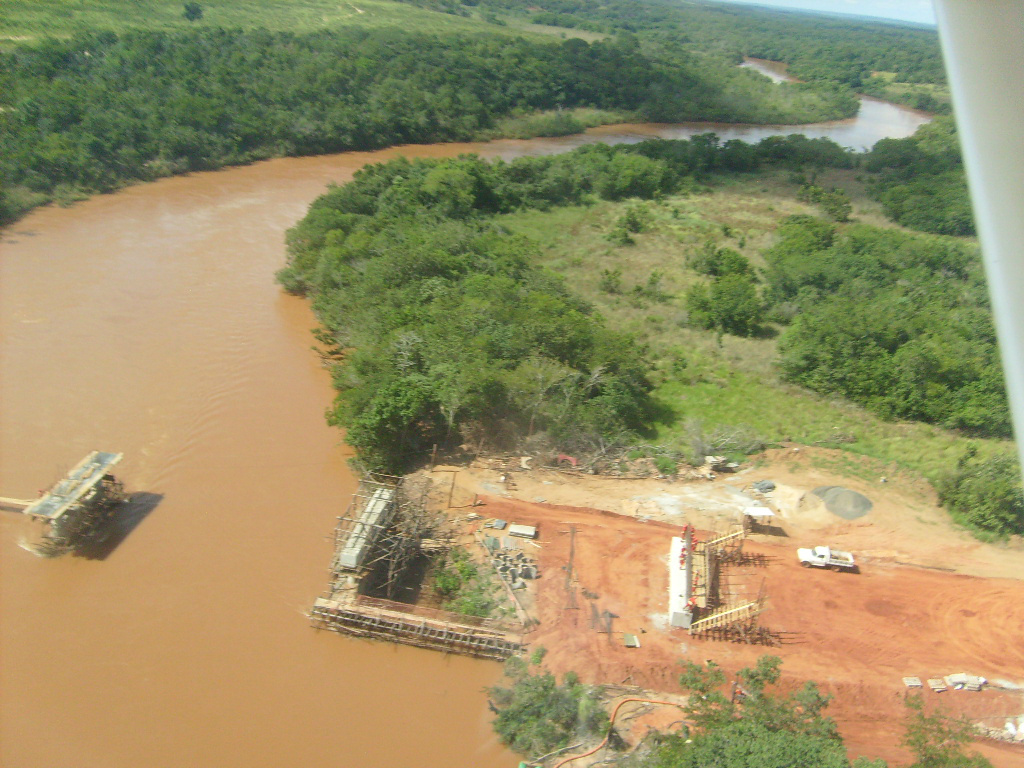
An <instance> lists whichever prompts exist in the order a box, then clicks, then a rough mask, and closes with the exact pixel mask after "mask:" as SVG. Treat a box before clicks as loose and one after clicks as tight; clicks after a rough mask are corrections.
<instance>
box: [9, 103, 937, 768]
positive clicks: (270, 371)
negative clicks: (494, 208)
mask: <svg viewBox="0 0 1024 768" xmlns="http://www.w3.org/2000/svg"><path fill="white" fill-rule="evenodd" d="M926 120H927V117H926V116H925V115H923V114H921V113H916V112H913V111H911V110H905V109H901V108H898V107H894V106H892V105H887V104H884V103H882V102H876V101H874V100H865V102H864V106H863V108H862V111H861V115H860V116H859V117H858V118H856V119H854V120H848V121H838V122H835V123H829V124H824V125H820V126H804V127H801V128H789V127H781V128H779V127H776V128H774V129H773V128H770V127H769V128H765V127H746V126H718V125H710V126H709V125H707V124H698V125H687V126H663V125H629V126H606V127H602V128H598V129H594V130H592V131H589V132H588V133H587V134H585V135H583V136H574V137H564V138H558V139H537V140H532V141H496V142H491V143H489V144H452V145H438V146H415V147H402V148H393V149H389V150H385V151H381V152H373V153H360V152H354V153H346V154H342V155H334V156H328V157H313V158H291V159H281V160H271V161H268V162H263V163H259V164H256V165H252V166H247V167H242V168H234V169H228V170H224V171H219V172H213V173H203V174H195V175H192V176H188V177H179V178H172V179H163V180H161V181H158V182H155V183H152V184H146V185H141V186H137V187H132V188H130V189H126V190H124V191H121V192H118V193H116V194H113V195H105V196H100V197H96V198H93V199H91V200H88V201H86V202H83V203H79V204H76V205H74V206H73V207H70V208H66V209H61V208H47V209H42V210H38V211H36V212H35V213H33V214H31V215H30V216H28V217H26V218H25V219H23V220H22V221H21V222H19V223H18V224H16V225H14V226H12V227H10V228H9V229H7V230H6V231H4V232H2V233H0V236H2V239H0V339H2V346H0V407H2V422H0V495H3V496H8V497H15V498H32V497H34V496H35V495H36V493H37V491H38V490H39V489H41V488H45V487H48V486H49V485H50V484H51V483H52V482H54V481H55V480H56V479H58V478H59V477H60V476H61V474H62V473H63V471H64V470H66V469H68V468H70V467H71V466H73V465H74V464H75V463H77V462H78V460H79V459H81V458H82V457H83V456H84V455H85V454H86V453H87V452H88V451H89V450H92V449H100V450H108V451H123V452H124V453H125V460H124V462H123V463H122V465H121V466H120V467H119V468H118V470H117V474H118V476H119V477H120V478H121V479H122V480H124V481H125V483H126V485H127V486H128V489H129V490H130V491H134V492H136V493H137V496H136V500H135V503H134V505H133V511H132V518H131V520H130V523H131V527H130V530H129V531H127V533H126V535H124V536H123V540H121V541H120V542H118V540H117V539H116V538H115V540H114V541H113V542H112V544H116V546H111V547H108V549H107V551H104V552H99V553H97V557H95V558H93V559H89V558H83V557H65V558H62V559H57V560H44V559H40V558H37V557H35V556H34V555H32V554H30V553H29V552H28V551H26V550H25V549H23V548H21V547H20V546H19V543H21V542H22V541H23V540H24V538H25V536H26V534H27V530H26V527H25V526H26V523H25V521H24V520H22V519H21V518H20V517H19V516H17V515H14V514H10V513H6V512H5V513H0V611H2V613H0V654H2V656H0V675H2V678H0V765H2V766H4V768H65V767H68V768H71V767H73V768H138V767H139V766H159V767H160V768H186V767H188V768H195V767H196V766H199V767H202V766H216V767H217V768H234V767H235V766H238V768H242V767H243V766H244V767H245V768H263V767H266V768H281V767H282V766H314V765H322V766H332V765H333V766H350V765H356V764H363V765H369V766H380V767H388V768H404V767H405V766H409V767H410V768H412V766H423V765H429V766H432V768H444V767H447V766H451V767H452V768H468V767H469V766H474V767H476V768H488V767H493V768H499V767H504V766H511V765H515V760H516V758H515V757H514V756H513V755H512V754H511V753H509V752H508V751H506V750H505V749H503V748H502V747H501V746H500V745H499V744H498V743H497V741H496V739H495V737H494V736H493V735H492V733H491V729H490V716H489V713H488V711H487V707H486V696H485V694H484V692H483V689H484V688H485V687H486V686H488V685H491V684H493V683H495V682H496V681H498V680H499V678H500V667H499V666H498V665H497V664H493V663H489V662H481V661H474V660H469V659H465V658H461V657H447V656H444V655H441V654H438V653H433V652H429V651H423V650H418V649H411V648H404V647H397V646H390V645H386V644H382V643H372V642H367V641H358V640H354V639H349V638H344V637H341V636H338V635H335V634H333V633H329V632H320V633H318V632H315V631H314V630H312V629H310V628H309V626H308V622H307V620H306V618H305V616H304V612H305V611H306V610H307V609H308V608H309V606H310V605H311V603H312V601H313V599H314V598H315V597H316V596H317V595H318V594H319V593H320V592H321V591H322V589H323V588H324V586H325V585H326V579H327V572H326V569H327V565H328V562H329V559H330V554H331V546H330V541H329V537H330V533H331V530H332V527H333V524H334V520H335V517H336V516H337V515H338V514H340V513H341V512H342V511H343V510H344V508H345V506H346V504H347V502H348V498H349V496H350V494H351V493H352V491H353V489H354V484H355V483H354V478H353V476H352V474H351V472H350V471H349V469H348V467H347V464H346V457H347V455H348V454H347V451H346V449H345V448H344V446H342V445H341V443H340V435H339V434H338V433H337V432H336V431H334V430H332V429H330V428H328V427H327V426H326V424H325V422H324V418H323V414H324V410H325V409H326V408H327V407H328V405H329V404H330V402H331V398H332V392H331V388H330V381H329V376H328V375H327V373H326V371H324V370H323V368H322V367H321V366H320V365H319V361H318V358H317V357H316V355H315V354H314V353H313V352H312V351H311V349H310V346H311V344H312V343H313V339H312V337H311V335H310V330H311V329H312V327H313V326H314V320H313V317H312V316H311V313H310V311H309V309H308V307H307V305H306V304H305V303H304V302H303V301H301V300H299V299H296V298H293V297H289V296H285V295H283V294H282V293H281V291H280V290H279V289H278V288H277V287H276V286H275V284H274V280H273V277H274V272H275V271H276V270H277V269H278V268H279V267H281V266H282V264H283V262H284V244H283V242H284V232H285V230H286V229H287V228H288V227H289V226H291V225H292V224H294V223H295V222H296V221H297V220H298V219H299V218H301V217H302V215H303V214H304V213H305V210H306V207H307V206H308V204H309V203H310V202H311V201H312V200H313V199H314V198H315V197H316V196H317V195H318V194H320V193H321V192H322V191H323V189H324V187H325V185H326V184H327V183H328V182H331V181H337V182H343V181H345V180H347V179H349V178H351V175H352V173H354V171H355V170H357V169H358V168H360V167H361V166H362V165H364V164H366V163H368V162H379V161H382V160H386V159H388V158H391V157H395V156H398V155H405V156H410V157H448V156H453V155H457V154H459V153H463V152H478V153H480V154H482V155H484V156H487V157H504V158H513V157H517V156H522V155H534V154H548V153H555V152H563V151H566V150H568V149H571V148H573V147H575V146H578V145H580V144H584V143H592V142H595V141H605V142H615V143H619V142H634V141H639V140H642V139H644V138H649V137H651V136H663V137H668V138H676V137H683V136H689V135H693V134H694V133H701V132H705V131H707V130H714V131H715V132H717V133H718V134H719V135H720V136H721V137H722V138H723V139H727V138H745V139H750V140H756V139H757V138H760V137H762V136H764V135H769V134H772V133H791V132H794V131H800V132H803V133H807V134H808V135H811V136H819V135H824V136H831V137H833V138H835V139H836V140H837V141H839V142H840V143H842V144H844V145H847V146H853V147H860V146H868V145H870V144H871V143H873V142H874V141H875V140H877V139H878V138H881V137H883V136H906V135H909V134H910V133H912V132H913V130H914V129H915V128H916V127H917V126H918V125H920V124H921V123H923V122H925V121H926ZM119 538H120V537H119Z"/></svg>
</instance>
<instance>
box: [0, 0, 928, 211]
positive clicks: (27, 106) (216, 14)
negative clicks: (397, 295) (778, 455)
mask: <svg viewBox="0 0 1024 768" xmlns="http://www.w3.org/2000/svg"><path fill="white" fill-rule="evenodd" d="M418 4H419V5H421V6H423V8H422V9H415V10H411V11H408V12H407V14H406V15H408V14H409V13H411V14H413V15H414V16H416V18H418V19H420V23H418V26H419V27H420V28H423V29H428V30H430V32H423V33H418V34H408V33H405V32H401V31H399V30H398V29H397V28H396V27H397V26H400V25H401V19H402V14H401V13H400V12H396V11H395V9H396V8H400V6H398V5H396V4H392V3H383V2H373V3H369V4H367V6H366V8H365V9H364V8H359V9H355V8H354V6H353V7H351V8H349V7H346V8H344V9H342V10H344V11H345V12H344V13H342V12H341V11H338V10H337V9H334V8H333V7H328V6H326V5H324V4H323V3H321V2H319V0H291V1H290V2H288V3H287V4H285V5H284V6H281V8H275V9H259V10H258V12H252V9H249V11H248V12H247V11H246V8H245V7H243V6H241V5H238V4H237V3H233V2H232V3H226V4H224V5H222V6H216V7H213V6H203V5H202V4H200V3H190V4H189V6H190V7H193V12H192V13H191V14H186V13H182V11H181V7H182V6H178V5H173V4H171V5H169V4H168V3H166V2H163V0H147V3H146V4H145V6H144V7H143V6H140V12H139V13H138V14H115V13H112V12H111V9H110V8H109V7H108V6H106V5H104V4H103V3H99V2H83V3H82V4H81V5H80V6H76V7H75V8H74V9H72V8H66V7H63V6H62V7H60V8H58V7H55V6H54V7H49V6H47V5H45V4H42V5H39V4H37V5H32V4H26V3H24V2H20V0H19V2H14V3H12V5H11V7H10V11H11V13H10V15H9V17H7V18H6V19H5V20H4V21H3V22H2V23H0V29H3V30H5V31H6V32H7V33H8V34H7V36H6V38H5V39H6V40H7V41H8V42H6V43H4V44H3V46H0V141H2V142H3V145H4V147H5V152H4V154H3V156H2V157H0V222H2V221H9V220H11V219H13V218H14V217H16V216H18V215H19V214H20V213H21V212H23V211H24V210H27V209H28V208H31V207H32V206H34V205H38V204H40V203H43V202H47V201H49V200H57V201H58V202H67V201H71V200H74V199H77V198H80V197H82V196H84V195H87V194H92V193H95V192H105V191H109V190H112V189H115V188H117V187H119V186H122V185H124V184H126V183H132V182H135V181H140V180H148V179H153V178H156V177H159V176H163V175H167V174H172V173H181V172H187V171H190V170H197V169H209V168H216V167H220V166H223V165H228V164H235V163H244V162H249V161H251V160H254V159H260V158H265V157H271V156H280V155H290V154H313V153H321V152H334V151H341V150H347V149H368V148H376V147H381V146H385V145H390V144H395V143H404V142H429V141H450V140H460V139H470V138H480V137H492V136H495V135H500V134H502V133H505V134H508V135H538V134H558V133H567V132H571V131H574V130H579V129H581V128H582V127H585V126H586V125H588V124H593V123H594V122H595V121H597V122H600V121H602V120H604V121H607V120H616V119H626V118H629V119H638V120H654V121H680V120H714V121H729V122H749V123H800V122H813V121H818V120H822V119H828V118H836V117H842V116H849V115H852V114H853V113H854V112H855V110H856V108H857V103H856V100H855V99H854V98H853V97H852V95H851V92H850V90H849V89H850V88H854V89H859V90H865V91H870V92H874V93H881V94H882V95H886V96H887V97H890V98H901V97H900V94H898V93H895V92H893V93H889V92H888V91H886V90H885V89H887V88H889V86H890V85H892V84H893V83H894V81H895V84H896V85H900V84H902V85H901V86H900V87H903V86H906V87H910V86H913V87H915V88H916V87H918V86H921V87H924V86H927V87H929V88H932V87H933V86H934V87H941V83H942V78H943V76H942V67H941V59H940V58H939V56H938V46H937V41H936V36H935V34H934V32H933V31H931V30H925V29H916V28H912V27H900V26H898V25H886V24H873V23H866V22H856V21H840V20H836V19H830V18H825V17H814V16H810V15H805V14H789V13H778V12H768V11H764V10H758V9H751V8H742V9H741V8H734V7H723V6H718V5H715V4H692V5H683V6H681V5H677V4H674V3H669V2H666V1H665V0H643V2H628V3H627V2H621V1H619V0H616V2H611V3H607V4H599V3H596V2H594V1H593V0H550V2H548V3H546V4H544V5H535V4H532V3H530V4H527V3H525V2H521V1H520V0H481V2H479V3H466V4H457V3H454V2H449V1H448V0H441V1H440V2H435V1H434V0H424V2H419V3H418ZM438 11H440V12H438ZM445 20H449V21H445ZM224 23H230V24H238V25H241V26H244V27H246V29H244V30H243V29H228V30H225V29H221V28H219V27H218V26H217V25H219V24H224ZM259 25H266V26H267V27H269V28H271V29H274V30H280V31H267V30H263V29H258V28H253V27H255V26H259ZM545 25H547V26H545ZM551 25H555V26H551ZM568 27H574V28H576V30H577V31H578V33H579V34H581V35H589V36H590V37H591V38H592V39H593V42H590V43H587V42H585V41H583V40H579V39H568V40H565V41H563V42H558V41H555V40H552V39H551V36H550V33H551V32H553V31H555V32H556V31H557V30H558V29H560V28H561V29H565V28H568ZM289 29H295V30H299V31H285V30H289ZM83 30H85V31H83ZM98 30H103V31H98ZM155 30H159V31H155ZM434 30H436V33H435V32H434ZM473 30H478V32H474V31H473ZM542 32H547V33H549V34H547V35H545V34H542ZM47 34H53V35H55V36H54V37H46V36H45V35H47ZM563 36H564V32H563ZM545 37H546V40H545ZM601 38H605V39H601ZM12 41H13V42H12ZM743 56H759V57H765V58H773V59H778V60H781V61H785V62H788V63H789V64H790V65H791V67H792V71H793V72H794V73H795V74H796V75H798V76H799V77H802V78H804V79H805V80H807V81H808V82H807V83H790V84H786V85H783V86H779V87H769V86H768V84H767V82H766V81H765V80H764V79H763V78H760V77H758V76H757V75H755V74H753V73H751V72H744V71H741V70H739V69H738V68H737V67H735V66H734V65H735V64H736V63H738V62H739V61H740V60H741V59H742V57H743ZM872 73H878V77H876V76H874V75H873V74H872ZM883 75H884V77H883ZM879 77H881V79H879ZM879 89H882V90H879ZM883 91H885V92H884V93H883ZM914 93H916V94H917V96H915V98H917V97H920V95H921V92H920V91H915V92H914ZM929 93H931V91H929ZM904 100H906V99H904ZM924 106H929V105H924ZM931 107H932V108H937V106H936V105H931ZM575 108H587V109H590V110H593V111H592V112H591V113H590V114H589V115H588V116H587V117H586V118H585V119H582V120H581V119H577V117H576V116H574V114H573V112H572V110H573V109H575ZM545 111H547V113H548V114H547V115H544V116H542V117H540V118H537V119H533V120H531V121H528V122H527V124H524V123H523V122H522V121H519V122H515V121H512V122H510V121H509V118H515V117H523V116H527V115H531V114H537V113H543V112H545Z"/></svg>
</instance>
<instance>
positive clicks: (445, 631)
mask: <svg viewBox="0 0 1024 768" xmlns="http://www.w3.org/2000/svg"><path fill="white" fill-rule="evenodd" d="M424 612H425V609H422V608H420V609H417V608H415V607H413V606H406V605H403V604H402V603H392V602H390V601H386V600H379V599H375V598H366V597H364V596H361V595H357V596H355V597H354V598H352V599H345V598H342V599H337V597H321V598H319V599H317V601H316V602H315V603H314V604H313V610H312V612H311V613H310V620H311V621H312V623H313V626H314V627H316V628H318V629H330V630H334V631H335V632H340V633H341V634H346V635H355V636H356V637H371V638H376V639H378V640H388V641H390V642H393V643H402V644H404V645H414V646H416V647H418V648H431V649H433V650H438V651H444V652H445V653H460V654H464V655H468V656H476V657H479V658H484V659H496V660H498V661H503V660H505V659H507V658H509V657H510V656H513V655H515V653H516V652H517V651H519V649H520V648H521V647H522V637H521V636H520V635H517V634H515V633H512V632H509V631H507V630H505V629H503V628H500V627H496V626H493V624H492V623H491V622H488V621H486V620H481V621H480V626H472V625H470V624H468V623H467V621H466V619H467V617H464V616H459V615H458V614H450V613H448V612H446V611H436V610H431V611H429V613H431V614H434V615H432V616H426V615H423V614H424ZM488 625H490V626H488Z"/></svg>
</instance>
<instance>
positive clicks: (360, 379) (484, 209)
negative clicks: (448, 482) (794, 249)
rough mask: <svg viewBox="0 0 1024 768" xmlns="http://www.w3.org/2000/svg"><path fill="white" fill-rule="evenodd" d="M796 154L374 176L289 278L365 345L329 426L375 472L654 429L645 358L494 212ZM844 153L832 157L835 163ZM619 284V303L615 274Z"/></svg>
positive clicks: (311, 217)
mask: <svg viewBox="0 0 1024 768" xmlns="http://www.w3.org/2000/svg"><path fill="white" fill-rule="evenodd" d="M785 146H792V147H793V152H794V153H795V154H806V153H807V151H808V143H807V142H806V141H801V140H798V139H797V138H796V137H793V138H792V139H791V140H789V141H783V142H778V141H775V142H771V143H769V144H768V145H767V147H768V150H770V157H768V158H763V157H762V155H761V153H760V148H759V147H748V146H747V145H742V146H740V145H739V143H738V142H736V143H734V142H727V143H726V144H724V145H720V144H719V143H718V142H717V140H715V139H714V138H713V137H707V136H704V137H698V138H697V139H694V140H691V141H682V142H664V141H654V142H645V143H643V144H640V145H636V146H632V147H626V146H622V147H615V148H613V147H607V146H602V145H594V146H589V147H584V148H581V149H579V150H576V151H575V152H572V153H570V154H567V155H560V156H555V157H541V158H523V159H520V160H516V161H514V162H511V163H504V162H496V163H493V164H489V163H486V162H484V161H482V160H480V159H479V158H477V157H473V156H466V157H461V158H458V159H456V160H449V161H427V160H420V161H415V162H411V161H409V160H404V159H399V160H395V161H392V162H390V163H388V164H385V165H376V166H371V167H368V168H365V169H363V170H361V171H360V172H359V173H358V174H357V175H356V177H355V179H354V180H353V182H352V183H350V184H347V185H345V186H342V187H336V188H334V189H332V190H331V191H329V192H328V193H327V194H326V195H324V196H323V197H321V198H320V199H319V200H317V201H316V202H315V203H314V204H313V206H311V208H310V211H309V213H308V215H307V216H306V218H305V219H304V220H303V221H302V222H300V224H299V225H298V226H297V227H295V228H294V229H293V230H292V231H291V232H290V233H289V235H288V247H289V265H288V267H287V268H286V269H285V270H283V271H282V272H281V274H280V279H281V281H282V283H283V284H284V285H285V286H286V287H287V288H288V289H289V290H292V291H295V292H300V293H302V292H305V293H309V294H311V295H312V296H313V297H314V307H315V309H316V310H317V312H318V314H319V316H320V318H321V320H322V322H323V323H324V325H325V326H326V328H327V330H328V332H329V334H330V336H331V338H333V340H334V342H335V343H336V344H337V346H338V347H339V348H342V349H354V351H353V352H351V354H349V356H348V357H347V359H346V361H345V362H344V363H343V364H341V365H340V366H338V367H337V368H336V371H335V383H336V386H337V387H338V389H339V392H340V394H339V398H338V403H337V405H336V407H335V409H334V410H333V412H332V420H333V421H334V422H335V423H337V424H340V425H343V426H345V427H346V429H347V431H348V438H347V439H348V440H349V442H350V443H351V444H352V445H354V446H355V447H356V448H357V449H358V450H359V452H360V456H361V457H362V458H363V460H364V461H366V462H367V463H369V464H370V465H371V466H375V467H380V468H387V469H391V470H397V469H400V468H402V467H404V466H406V465H407V464H408V462H410V461H412V460H414V459H415V457H417V456H419V455H424V454H425V453H426V452H427V451H429V450H430V448H431V446H432V445H433V444H447V443H451V442H452V441H460V442H461V441H463V440H466V439H471V440H473V441H475V442H479V441H481V440H486V442H488V443H489V444H491V445H509V444H513V443H515V442H516V441H518V440H520V439H523V438H526V437H530V436H533V435H536V434H537V433H539V432H543V433H545V435H546V437H547V439H548V440H549V441H551V442H553V443H556V444H557V445H559V446H560V447H562V448H564V449H573V450H588V449H590V448H593V447H595V446H600V445H604V444H607V442H608V441H615V440H619V439H623V440H628V439H632V437H635V435H636V434H637V433H639V432H642V431H643V430H644V429H645V428H647V426H648V424H649V422H650V421H651V403H650V400H649V396H648V393H649V391H650V386H651V385H650V383H649V381H648V378H647V373H648V370H649V365H648V363H647V361H646V359H645V354H644V350H643V349H642V348H641V347H638V346H637V345H636V344H635V343H634V342H633V341H632V340H631V339H630V338H629V337H628V336H625V335H622V334H620V333H616V332H613V331H611V330H609V329H608V328H606V327H605V324H604V322H603V320H602V319H601V318H600V317H599V316H598V315H597V314H596V313H595V312H594V311H593V310H592V308H591V307H590V306H589V305H587V304H585V303H584V302H581V301H579V300H578V299H577V298H575V297H574V296H573V295H572V294H571V293H570V292H569V291H568V290H567V289H566V287H565V286H564V285H563V283H562V282H561V281H560V280H558V279H557V278H555V277H554V276H553V275H552V274H550V273H547V272H544V271H541V270H539V269H538V268H537V267H536V266H535V263H536V261H537V258H538V254H537V250H536V246H535V245H534V244H533V243H532V242H531V241H529V240H528V239H526V238H524V237H514V236H511V235H509V234H508V233H506V232H503V231H502V230H501V228H500V227H499V226H497V225H496V224H495V223H494V221H493V219H492V217H493V216H494V215H495V214H497V213H501V212H506V211H511V210H515V209H521V208H548V207H551V206H554V205H566V204H573V203H581V202H585V201H588V200H591V199H594V198H600V199H604V200H621V199H628V198H631V197H638V198H652V197H656V196H659V195H664V194H667V193H670V192H671V191H673V190H675V189H677V188H678V187H679V186H680V185H681V184H684V183H689V182H688V181H687V180H688V179H690V178H691V177H692V176H693V175H695V174H696V175H698V176H699V175H702V174H706V173H708V172H710V171H712V170H714V169H728V168H730V167H732V166H733V165H735V164H736V163H735V160H736V158H737V157H742V158H744V165H750V166H752V167H756V166H757V165H758V164H759V163H760V162H772V163H777V162H784V161H785V159H786V157H787V156H786V154H785V153H784V152H783V151H782V149H783V148H784V147H785ZM812 146H814V147H819V146H820V147H822V148H824V147H825V145H820V144H812ZM829 146H830V147H834V145H832V144H831V143H829ZM830 157H831V149H827V150H825V151H824V152H823V160H822V162H830V160H829V158H830ZM839 159H840V160H843V159H845V155H844V154H843V153H840V157H839ZM622 218H623V221H622V223H621V226H622V228H623V229H624V231H628V230H629V229H642V227H643V221H642V219H643V213H642V212H641V211H640V210H639V209H637V208H633V209H629V208H627V211H626V212H625V214H624V215H623V217H622ZM608 283H609V286H608V289H609V290H618V289H617V288H616V287H615V276H614V275H612V274H609V275H608ZM636 288H637V290H635V291H634V294H635V298H636V300H639V301H648V300H654V301H657V300H661V299H663V298H664V296H663V291H662V288H661V286H660V278H659V277H658V276H657V275H654V274H652V275H649V276H648V280H647V281H646V283H644V284H641V285H638V286H636Z"/></svg>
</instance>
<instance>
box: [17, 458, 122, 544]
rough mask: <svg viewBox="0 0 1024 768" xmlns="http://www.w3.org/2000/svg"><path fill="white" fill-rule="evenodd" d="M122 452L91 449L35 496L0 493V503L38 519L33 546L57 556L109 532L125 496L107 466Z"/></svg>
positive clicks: (98, 538) (117, 460) (118, 459)
mask: <svg viewBox="0 0 1024 768" xmlns="http://www.w3.org/2000/svg"><path fill="white" fill-rule="evenodd" d="M123 458H124V454H123V453H109V452H104V451H92V452H91V453H90V454H89V455H88V456H86V457H85V458H84V459H82V460H81V461H80V462H79V463H78V464H77V465H76V466H75V467H74V468H73V469H71V470H70V471H69V472H68V473H67V474H66V475H65V476H64V478H63V479H61V480H60V481H59V482H57V483H56V484H54V485H53V487H51V488H50V489H49V490H47V491H45V492H43V493H42V494H41V495H40V497H39V498H38V499H34V500H21V499H11V498H6V497H0V507H2V508H4V509H6V510H8V511H14V512H20V513H21V514H23V515H26V516H28V517H30V518H32V519H33V520H37V521H39V522H41V523H42V524H43V526H44V532H43V534H42V536H41V538H40V540H39V541H38V542H36V543H35V545H34V546H33V549H34V551H35V552H36V553H38V554H41V555H44V556H47V557H56V556H58V555H63V554H66V553H68V552H72V551H74V550H76V549H78V548H80V547H82V546H83V545H85V544H89V543H94V542H96V541H99V540H101V539H102V538H104V537H105V536H106V535H108V534H109V530H110V524H111V523H112V522H113V520H114V518H115V517H116V515H117V513H118V510H119V509H120V508H121V505H122V504H123V503H124V502H125V500H126V499H127V495H126V494H125V492H124V486H123V485H122V484H121V482H120V481H119V480H117V478H115V477H114V476H113V475H112V474H110V470H111V469H112V468H113V467H114V466H115V465H117V464H118V463H120V461H121V459H123Z"/></svg>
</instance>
